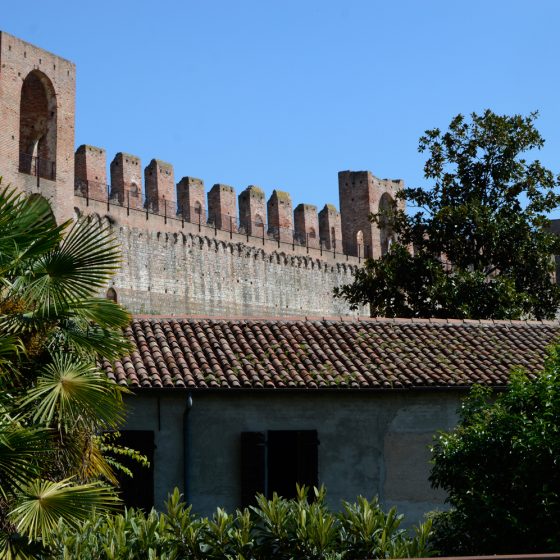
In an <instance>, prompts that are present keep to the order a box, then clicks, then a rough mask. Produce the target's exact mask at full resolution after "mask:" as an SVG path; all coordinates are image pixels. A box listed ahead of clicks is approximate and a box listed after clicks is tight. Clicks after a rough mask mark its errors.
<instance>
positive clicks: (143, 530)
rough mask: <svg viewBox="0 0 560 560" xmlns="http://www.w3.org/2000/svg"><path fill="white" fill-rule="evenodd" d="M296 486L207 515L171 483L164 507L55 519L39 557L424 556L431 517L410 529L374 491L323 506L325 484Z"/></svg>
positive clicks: (273, 559) (311, 559) (249, 559)
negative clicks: (291, 492) (73, 520)
mask: <svg viewBox="0 0 560 560" xmlns="http://www.w3.org/2000/svg"><path fill="white" fill-rule="evenodd" d="M311 496H312V498H313V499H308V490H307V489H306V488H298V491H297V497H296V498H294V499H292V500H286V499H284V498H281V497H279V496H277V495H276V494H275V495H274V496H273V497H272V499H267V498H266V497H264V496H262V495H259V496H258V497H257V505H256V506H255V507H250V508H249V509H244V510H237V511H235V512H234V513H228V512H226V511H225V510H223V509H222V508H218V509H217V510H216V512H215V513H214V515H213V516H212V517H211V518H206V517H199V516H197V515H194V514H193V512H192V511H191V506H187V505H186V504H185V503H184V502H183V501H182V498H181V495H180V493H179V491H178V490H177V489H176V490H175V491H174V492H173V494H172V495H171V496H170V497H169V499H168V501H167V505H166V512H165V513H158V512H156V511H155V510H152V511H150V512H149V513H144V512H143V511H142V510H134V509H128V510H126V511H125V512H124V513H122V514H102V515H97V516H94V517H93V518H92V519H91V520H89V521H87V522H85V523H83V524H82V526H81V527H80V529H79V530H78V531H76V530H75V529H74V528H71V527H69V526H68V525H67V524H65V523H64V522H60V523H59V525H58V528H57V530H56V531H55V532H54V534H53V536H52V540H51V543H50V552H49V553H48V554H47V555H46V556H44V557H43V558H45V559H47V558H49V559H57V560H70V559H75V558H80V559H82V560H136V559H142V560H143V559H148V560H183V559H193V560H202V559H205V560H206V559H209V560H214V559H232V560H233V559H235V560H265V559H267V560H268V559H269V560H288V559H298V560H342V559H344V560H358V559H366V558H407V557H422V556H423V557H426V556H430V555H431V554H432V550H431V547H430V544H429V537H430V533H431V522H430V521H427V522H425V523H423V524H421V525H419V526H418V527H414V528H413V531H412V532H407V531H405V530H404V529H402V528H400V525H401V522H402V519H403V516H402V515H399V514H397V512H396V510H395V508H392V509H391V510H389V512H387V513H385V512H383V510H382V509H381V507H380V505H379V502H378V500H377V499H376V498H374V499H373V500H367V499H366V498H363V497H359V498H358V499H357V501H356V502H355V503H347V502H343V509H342V511H341V512H339V513H333V512H331V511H330V510H329V509H328V507H327V506H326V502H325V497H326V494H325V490H324V488H320V489H316V488H315V489H314V490H313V493H312V494H311Z"/></svg>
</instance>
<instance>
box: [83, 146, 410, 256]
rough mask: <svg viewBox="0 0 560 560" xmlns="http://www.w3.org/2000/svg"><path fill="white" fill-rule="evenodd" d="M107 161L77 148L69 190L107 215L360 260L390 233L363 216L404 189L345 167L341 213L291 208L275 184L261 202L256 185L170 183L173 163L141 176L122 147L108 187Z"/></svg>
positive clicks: (379, 248) (382, 245) (91, 149)
mask: <svg viewBox="0 0 560 560" xmlns="http://www.w3.org/2000/svg"><path fill="white" fill-rule="evenodd" d="M106 166H107V162H106V153H105V150H104V149H103V148H97V147H95V146H86V145H83V146H80V147H79V148H78V149H77V150H76V153H75V185H74V193H75V195H76V196H78V197H81V198H84V199H86V205H88V204H89V201H97V202H105V203H106V204H107V212H108V213H109V214H111V212H112V211H113V212H114V206H115V205H118V206H122V207H123V208H126V209H127V215H128V216H130V212H131V211H138V210H141V211H143V212H145V213H146V220H147V223H146V227H147V228H148V229H149V228H150V221H149V218H150V215H157V216H163V217H164V219H165V220H166V221H167V220H168V219H169V220H180V221H181V222H188V223H191V224H197V225H199V226H205V227H206V226H211V227H213V228H214V229H215V230H220V231H226V232H230V233H240V234H242V235H246V237H247V242H248V243H253V244H258V243H260V240H262V239H268V240H270V239H272V240H275V241H276V242H277V243H278V247H280V245H286V246H289V245H292V246H293V247H294V249H295V246H296V245H297V246H303V247H306V248H311V249H319V250H321V252H322V251H323V250H324V251H330V252H334V253H335V254H336V253H339V254H343V255H348V256H354V257H358V258H359V259H361V258H364V257H369V256H378V255H380V254H382V253H383V252H384V250H385V251H386V250H387V247H388V241H387V239H389V238H390V233H387V232H385V233H383V232H380V231H379V228H378V227H377V226H375V225H373V224H371V222H369V219H368V217H369V214H370V213H372V212H377V211H379V209H380V204H384V205H385V206H387V205H388V204H390V203H392V201H393V200H394V199H395V194H396V192H397V191H398V190H399V189H401V188H402V187H403V183H402V181H401V180H388V179H379V178H377V177H375V176H374V175H373V174H372V173H371V172H369V171H357V172H353V171H344V172H341V173H340V174H339V189H340V194H341V196H340V198H341V209H342V212H340V213H339V212H338V211H337V209H336V207H335V206H334V205H333V204H325V206H324V208H323V209H322V210H321V211H320V212H317V207H316V206H314V205H312V204H298V206H297V207H296V208H295V209H293V208H292V199H291V196H290V194H289V193H288V192H285V191H281V190H278V189H275V190H273V191H272V194H271V196H270V197H269V199H268V200H266V197H265V193H264V191H263V189H262V188H260V187H258V186H255V185H249V186H248V187H247V188H246V189H244V190H243V191H242V192H241V193H240V194H239V196H236V192H235V189H234V188H233V187H232V186H230V185H225V184H215V185H213V186H212V188H211V189H210V190H209V191H208V192H206V190H205V186H204V181H203V180H202V179H198V178H194V177H188V176H187V177H183V178H182V179H181V180H180V181H179V182H178V183H177V184H175V182H174V170H173V166H172V165H171V164H170V163H167V162H164V161H161V160H158V159H152V160H151V162H150V163H149V165H148V166H147V167H146V168H145V169H144V177H143V180H142V172H141V170H142V165H141V161H140V158H138V157H137V156H134V155H132V154H127V153H125V152H119V153H118V154H116V155H115V157H114V159H113V161H112V162H111V166H110V173H111V184H110V185H109V184H108V183H107V181H106V177H107V173H106ZM78 206H79V204H78ZM112 209H113V210H112ZM285 250H289V248H288V247H286V248H285Z"/></svg>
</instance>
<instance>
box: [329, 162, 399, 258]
mask: <svg viewBox="0 0 560 560" xmlns="http://www.w3.org/2000/svg"><path fill="white" fill-rule="evenodd" d="M403 187H404V183H403V181H402V180H401V179H378V178H377V177H375V175H373V174H372V173H371V171H341V172H340V173H339V174H338V192H339V196H340V216H341V225H342V243H343V249H344V252H345V253H346V254H348V255H354V256H359V257H373V258H378V257H380V256H381V255H383V254H385V253H386V252H387V250H388V248H389V245H390V243H391V240H392V234H391V232H390V231H388V229H387V228H383V227H382V228H379V227H378V226H377V224H372V223H371V222H370V221H369V215H370V214H372V213H377V212H379V211H380V210H383V209H389V208H391V206H392V204H393V202H394V201H395V200H396V199H395V195H396V194H397V192H398V191H400V190H401V189H402V188H403ZM398 205H399V207H400V208H403V209H404V201H398Z"/></svg>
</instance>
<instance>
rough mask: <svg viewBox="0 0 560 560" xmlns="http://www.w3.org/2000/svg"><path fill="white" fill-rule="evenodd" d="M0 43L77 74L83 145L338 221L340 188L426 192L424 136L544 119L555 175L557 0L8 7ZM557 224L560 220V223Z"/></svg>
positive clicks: (58, 0) (546, 158)
mask: <svg viewBox="0 0 560 560" xmlns="http://www.w3.org/2000/svg"><path fill="white" fill-rule="evenodd" d="M0 13H1V15H0V29H2V30H4V31H7V32H8V33H12V34H14V35H16V36H18V37H20V38H22V39H25V40H27V41H29V42H31V43H34V44H36V45H38V46H40V47H42V48H45V49H46V50H50V51H52V52H55V53H56V54H59V55H61V56H63V57H65V58H69V59H70V60H72V61H73V62H75V63H76V65H77V76H78V78H77V105H76V144H77V145H79V144H84V143H85V144H93V145H98V146H101V147H104V148H105V149H106V150H107V154H108V160H109V161H110V160H111V159H112V157H113V156H114V154H115V153H116V152H118V151H126V152H130V153H133V154H136V155H138V156H140V157H141V158H142V163H143V165H144V166H145V165H147V164H148V163H149V161H150V159H151V158H153V157H156V158H159V159H163V160H165V161H169V162H170V163H172V164H173V165H174V168H175V177H176V180H177V181H178V180H179V179H180V178H181V177H182V176H184V175H191V176H194V177H200V178H202V179H204V181H205V184H206V188H207V190H209V189H210V187H211V186H212V184H214V183H217V182H221V183H226V184H230V185H232V186H234V187H235V188H236V190H237V192H238V193H239V192H241V190H243V189H244V188H245V187H246V186H247V185H249V184H256V185H260V186H261V187H263V188H264V189H265V191H266V193H267V196H269V195H270V193H271V192H272V190H273V189H275V188H277V189H281V190H286V191H288V192H290V193H291V195H292V199H293V201H294V206H295V205H296V204H298V203H300V202H306V203H310V204H316V205H317V206H318V207H319V209H320V208H322V206H323V205H324V204H325V203H326V202H333V203H335V204H336V205H337V206H338V205H339V200H338V186H337V172H338V171H339V170H344V169H353V170H362V169H369V170H371V171H372V172H373V173H374V174H375V175H377V176H379V177H391V178H402V179H404V180H405V182H406V183H407V185H409V186H426V185H428V183H426V182H425V181H424V179H423V175H422V166H423V161H424V156H423V155H422V154H418V152H417V145H418V137H419V136H420V135H421V134H422V132H423V131H424V130H425V129H428V128H434V127H440V128H446V127H447V125H448V124H449V121H450V120H451V118H452V117H453V116H454V115H456V114H457V113H470V112H473V111H476V112H479V111H482V110H483V109H485V108H491V109H493V110H494V111H496V112H499V113H523V114H527V113H529V112H530V111H532V110H539V112H540V118H539V120H538V122H537V126H538V128H539V130H540V131H541V133H542V134H543V136H544V137H545V139H546V141H547V142H546V145H545V148H544V149H543V150H542V151H541V152H540V154H538V157H539V159H541V160H542V161H543V162H544V163H545V164H546V165H547V166H549V167H550V168H551V169H553V170H554V171H555V172H558V171H560V165H559V161H558V154H560V103H559V98H560V93H559V89H560V87H559V78H558V76H559V73H560V47H559V44H560V42H559V34H558V22H559V21H560V2H557V1H556V0H533V1H532V2H529V1H527V0H526V1H518V0H507V1H506V0H485V1H479V0H468V1H462V0H446V1H443V0H424V1H420V0H403V1H387V0H385V1H383V2H381V1H378V0H369V1H368V0H341V1H328V0H323V1H316V0H299V1H292V0H282V1H274V0H260V1H254V0H199V1H198V2H194V1H190V0H185V1H179V0H175V1H171V0H160V1H159V2H157V3H156V2H147V1H143V0H136V1H135V2H132V1H129V0H124V1H123V0H115V1H113V2H108V1H106V0H98V1H97V2H88V3H71V2H68V1H62V0H49V2H44V1H41V2H39V1H38V0H30V1H28V2H14V1H11V2H8V1H7V0H4V2H3V5H2V10H1V12H0ZM553 216H554V217H560V211H557V212H555V213H554V214H553Z"/></svg>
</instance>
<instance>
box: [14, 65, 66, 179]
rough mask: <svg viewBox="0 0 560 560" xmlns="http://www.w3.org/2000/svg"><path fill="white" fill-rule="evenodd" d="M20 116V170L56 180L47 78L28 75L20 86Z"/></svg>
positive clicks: (37, 73) (53, 116)
mask: <svg viewBox="0 0 560 560" xmlns="http://www.w3.org/2000/svg"><path fill="white" fill-rule="evenodd" d="M19 114H20V117H19V152H20V156H19V170H20V172H22V173H28V174H30V175H36V176H38V177H42V178H44V179H50V180H51V181H54V180H55V179H56V119H57V108H56V95H55V92H54V88H53V85H52V83H51V81H50V80H49V78H47V76H45V74H43V73H42V72H40V71H39V70H33V71H32V72H30V73H29V74H28V75H27V77H26V78H25V80H23V85H22V87H21V98H20V113H19Z"/></svg>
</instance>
